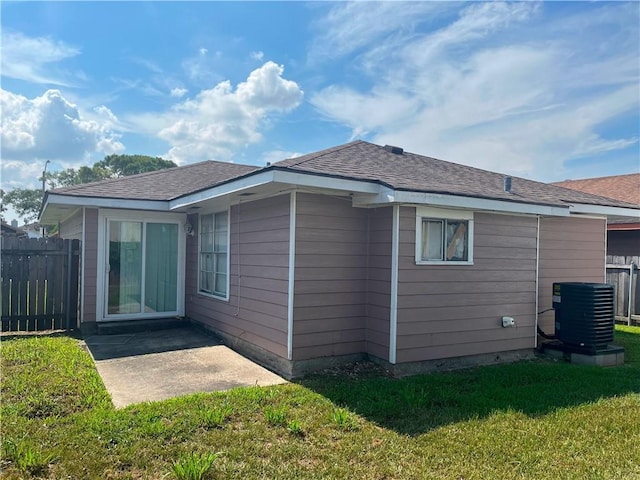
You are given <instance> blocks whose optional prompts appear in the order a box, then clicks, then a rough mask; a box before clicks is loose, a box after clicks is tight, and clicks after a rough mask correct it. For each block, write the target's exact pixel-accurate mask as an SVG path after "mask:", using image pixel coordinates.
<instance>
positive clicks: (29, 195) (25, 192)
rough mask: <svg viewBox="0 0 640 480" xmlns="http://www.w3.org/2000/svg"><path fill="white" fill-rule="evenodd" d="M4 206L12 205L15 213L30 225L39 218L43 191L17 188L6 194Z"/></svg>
mask: <svg viewBox="0 0 640 480" xmlns="http://www.w3.org/2000/svg"><path fill="white" fill-rule="evenodd" d="M2 203H3V205H12V206H13V208H14V209H15V211H16V212H17V213H18V215H20V216H21V217H23V219H24V222H25V223H28V222H30V221H33V220H35V219H37V218H38V214H39V213H40V204H41V203H42V190H40V189H37V188H16V189H13V190H11V191H9V192H7V193H5V194H4V197H3V199H2Z"/></svg>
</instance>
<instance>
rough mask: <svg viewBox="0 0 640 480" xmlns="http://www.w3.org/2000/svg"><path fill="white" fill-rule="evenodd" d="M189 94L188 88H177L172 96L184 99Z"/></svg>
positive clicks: (173, 90) (172, 91) (172, 90)
mask: <svg viewBox="0 0 640 480" xmlns="http://www.w3.org/2000/svg"><path fill="white" fill-rule="evenodd" d="M187 92H189V90H187V89H186V88H180V87H175V88H172V89H171V96H172V97H176V98H182V97H184V96H185V95H186V94H187Z"/></svg>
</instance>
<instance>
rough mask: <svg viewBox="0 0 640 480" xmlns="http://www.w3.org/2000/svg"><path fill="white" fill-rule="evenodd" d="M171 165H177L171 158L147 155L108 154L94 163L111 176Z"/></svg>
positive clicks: (151, 170) (149, 170)
mask: <svg viewBox="0 0 640 480" xmlns="http://www.w3.org/2000/svg"><path fill="white" fill-rule="evenodd" d="M171 167H177V165H176V164H175V163H173V162H172V161H171V160H165V159H164V158H160V157H148V156H146V155H107V156H106V157H104V160H102V161H100V162H98V163H96V164H95V165H94V168H102V169H104V170H105V171H107V172H109V173H110V176H111V177H126V176H128V175H136V174H138V173H145V172H154V171H156V170H163V169H165V168H171Z"/></svg>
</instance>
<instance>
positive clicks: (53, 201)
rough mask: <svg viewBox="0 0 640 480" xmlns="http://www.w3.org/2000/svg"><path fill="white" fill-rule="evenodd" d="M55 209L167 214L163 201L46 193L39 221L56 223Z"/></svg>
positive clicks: (45, 223)
mask: <svg viewBox="0 0 640 480" xmlns="http://www.w3.org/2000/svg"><path fill="white" fill-rule="evenodd" d="M56 207H67V208H68V207H93V208H122V209H128V210H148V211H155V212H168V211H169V202H168V201H165V200H135V199H122V198H106V197H84V196H79V195H64V194H61V193H52V192H47V194H46V196H45V199H44V205H43V207H42V211H41V213H40V218H39V221H40V223H42V224H44V225H52V224H55V223H56V222H58V221H59V220H60V219H59V215H58V214H57V213H58V212H57V211H55V210H56Z"/></svg>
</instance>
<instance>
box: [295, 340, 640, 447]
mask: <svg viewBox="0 0 640 480" xmlns="http://www.w3.org/2000/svg"><path fill="white" fill-rule="evenodd" d="M616 344H619V345H623V346H624V347H625V348H626V350H627V352H626V353H627V363H626V364H625V365H624V366H621V367H615V368H602V367H589V366H580V365H571V364H567V363H563V362H554V361H549V360H539V361H531V362H520V363H515V364H510V365H500V366H490V367H480V368H474V369H469V370H464V371H457V372H451V373H434V374H429V375H417V376H413V377H406V378H401V379H395V378H391V377H389V376H385V375H384V371H383V370H381V369H379V368H377V367H374V366H368V367H367V366H366V365H365V366H364V368H363V367H362V366H361V369H362V370H363V371H361V372H360V373H359V374H355V375H354V374H353V373H349V372H348V371H346V370H343V371H339V370H337V371H334V372H330V373H329V374H327V373H324V374H322V375H313V376H309V377H306V378H304V379H301V380H300V381H299V383H300V384H301V385H303V386H304V387H306V388H309V389H311V390H313V391H315V392H317V393H319V394H321V395H323V396H325V397H327V398H328V399H330V400H331V401H332V402H333V403H335V404H337V405H340V406H343V407H346V408H348V409H350V410H352V411H353V412H355V413H357V414H358V415H361V416H362V417H364V418H366V419H367V420H369V421H372V422H374V423H376V424H378V425H379V426H381V427H384V428H388V429H392V430H394V431H396V432H398V433H400V434H406V435H419V434H422V433H425V432H427V431H429V430H432V429H435V428H438V427H440V426H444V425H448V424H451V423H455V422H460V421H465V420H470V419H482V418H486V417H488V416H490V415H491V414H493V413H496V412H505V411H517V412H522V413H524V414H525V415H529V416H531V417H536V416H542V415H546V414H549V413H552V412H554V411H556V410H558V409H562V408H569V407H573V406H577V405H581V404H584V403H589V402H594V401H597V400H599V399H602V398H608V397H613V396H619V395H625V394H628V393H640V358H638V357H639V355H640V334H636V333H625V332H616Z"/></svg>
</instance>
